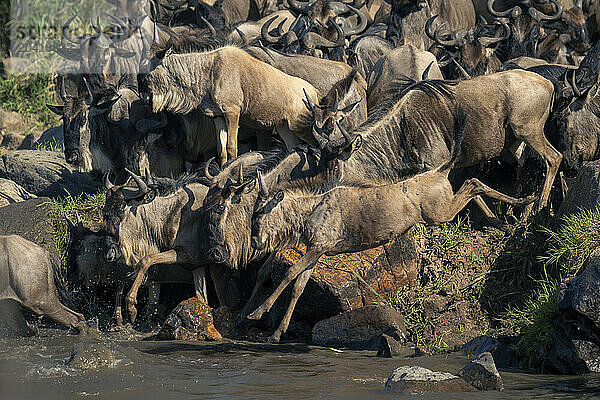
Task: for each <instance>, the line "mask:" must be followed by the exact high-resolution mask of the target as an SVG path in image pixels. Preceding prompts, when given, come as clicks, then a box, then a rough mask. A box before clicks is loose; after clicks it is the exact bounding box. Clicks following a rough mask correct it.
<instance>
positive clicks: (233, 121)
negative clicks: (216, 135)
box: [225, 111, 240, 160]
mask: <svg viewBox="0 0 600 400" xmlns="http://www.w3.org/2000/svg"><path fill="white" fill-rule="evenodd" d="M225 119H226V120H227V156H228V157H229V159H231V160H233V159H234V158H236V157H237V155H238V129H239V125H240V113H239V111H238V112H228V113H227V114H226V115H225Z"/></svg>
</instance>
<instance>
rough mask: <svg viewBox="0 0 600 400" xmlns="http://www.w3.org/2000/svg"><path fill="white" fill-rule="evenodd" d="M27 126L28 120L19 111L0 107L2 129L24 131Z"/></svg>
mask: <svg viewBox="0 0 600 400" xmlns="http://www.w3.org/2000/svg"><path fill="white" fill-rule="evenodd" d="M26 128H27V121H25V118H23V116H22V115H21V114H19V113H17V112H14V111H7V110H2V109H0V130H3V131H9V132H15V133H22V132H23V131H24V130H25V129H26Z"/></svg>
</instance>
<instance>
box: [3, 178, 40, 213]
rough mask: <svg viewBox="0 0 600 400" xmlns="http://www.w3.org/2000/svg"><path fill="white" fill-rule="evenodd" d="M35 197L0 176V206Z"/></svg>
mask: <svg viewBox="0 0 600 400" xmlns="http://www.w3.org/2000/svg"><path fill="white" fill-rule="evenodd" d="M36 197H37V196H36V195H34V194H31V193H29V192H28V191H27V190H25V189H24V188H22V187H21V186H19V185H17V184H16V183H14V182H13V181H11V180H8V179H4V178H0V207H4V206H6V205H9V204H12V203H19V202H21V201H24V200H29V199H34V198H36Z"/></svg>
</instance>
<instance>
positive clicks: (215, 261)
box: [49, 0, 600, 341]
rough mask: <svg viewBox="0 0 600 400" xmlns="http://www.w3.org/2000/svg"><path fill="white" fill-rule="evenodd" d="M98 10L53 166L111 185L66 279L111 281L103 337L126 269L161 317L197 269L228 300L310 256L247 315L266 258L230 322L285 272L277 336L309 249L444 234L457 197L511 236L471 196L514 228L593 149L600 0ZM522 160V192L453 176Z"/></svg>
mask: <svg viewBox="0 0 600 400" xmlns="http://www.w3.org/2000/svg"><path fill="white" fill-rule="evenodd" d="M111 2H112V3H114V5H115V6H116V12H115V15H107V16H106V17H107V18H106V19H107V24H106V27H104V28H102V27H101V26H100V23H99V22H98V20H96V22H94V21H93V20H92V24H91V25H92V28H93V30H94V31H93V32H92V33H89V34H85V35H83V36H79V37H77V36H76V35H74V34H73V33H72V30H71V25H72V23H73V21H74V20H75V19H76V17H75V16H74V17H73V18H70V19H69V20H68V21H66V23H65V24H64V26H63V41H62V46H61V47H60V48H59V49H57V52H58V54H60V55H61V56H63V57H64V58H66V59H68V60H69V63H70V64H69V65H70V66H71V69H70V70H66V71H63V72H62V73H60V74H59V76H58V79H57V87H58V90H57V91H58V93H59V94H60V97H61V99H62V101H63V103H64V104H63V105H61V106H49V107H50V108H51V109H52V110H53V111H55V112H56V113H58V114H60V115H61V116H62V118H63V128H64V139H65V157H66V160H67V161H68V162H69V163H70V164H72V165H74V166H77V167H78V168H79V170H80V171H81V172H93V173H96V175H97V176H98V177H100V176H103V177H104V178H103V179H104V182H105V185H106V188H107V189H108V192H107V194H106V204H105V206H104V209H103V212H102V215H103V222H102V224H101V227H100V229H99V230H98V229H97V230H94V231H92V230H89V229H87V228H84V227H82V226H81V224H80V223H73V222H70V221H69V223H70V226H71V242H70V245H69V257H68V259H69V266H68V269H69V273H70V275H73V277H74V279H84V280H85V281H86V282H87V284H93V283H94V282H95V281H98V280H114V281H115V282H118V285H117V286H118V288H117V289H116V292H117V294H116V309H115V318H116V321H117V323H118V324H122V323H123V319H124V315H123V313H122V310H121V297H122V293H123V290H124V287H125V284H126V283H127V279H126V278H127V275H128V272H130V271H131V268H133V270H134V271H133V274H131V273H130V275H131V276H134V280H133V284H132V286H131V289H130V290H129V294H128V296H127V297H126V311H127V314H128V316H129V319H130V320H131V321H133V320H135V319H136V315H137V309H136V303H137V293H138V290H139V288H140V286H141V285H143V284H146V285H147V286H148V287H149V288H150V296H149V298H150V300H149V303H151V305H152V304H156V302H158V285H159V284H160V283H161V282H162V281H169V279H168V278H165V276H167V275H168V274H170V273H173V274H174V273H175V272H174V271H175V270H176V269H177V268H183V269H187V270H191V271H194V273H193V276H194V283H195V287H196V294H197V296H198V297H200V298H203V299H206V297H207V283H206V282H207V275H208V274H209V275H210V277H211V278H212V282H213V283H214V287H215V291H216V293H217V297H218V300H219V303H220V304H221V305H232V304H233V303H235V302H237V301H239V300H240V299H239V294H238V293H237V292H236V289H235V287H236V285H235V282H234V280H235V279H234V277H233V275H234V274H233V271H235V270H236V269H239V268H242V267H244V266H245V265H247V264H248V263H250V262H251V261H253V260H263V259H265V258H266V257H267V256H268V255H269V254H272V253H273V252H275V251H277V250H280V249H282V248H285V247H286V246H290V245H295V244H298V243H300V242H303V243H304V244H306V246H307V252H306V254H305V255H304V256H303V257H302V259H301V260H300V261H299V262H298V263H296V264H295V265H294V266H293V267H291V268H290V269H289V270H288V271H287V273H286V275H285V277H284V279H283V281H282V282H281V284H279V286H278V287H277V288H276V289H275V291H274V293H273V294H272V295H271V296H270V297H269V298H268V299H267V300H266V301H265V302H264V303H263V304H262V305H261V306H260V307H258V308H257V309H256V310H254V311H253V312H251V311H252V309H253V308H254V307H255V305H254V302H255V300H256V295H257V293H258V291H259V290H258V289H259V288H260V287H261V285H262V284H263V283H264V281H265V280H266V277H267V276H268V274H269V271H268V268H270V265H271V264H270V263H268V262H267V263H264V264H263V267H262V268H261V269H260V270H259V271H258V274H257V276H258V278H257V282H256V286H255V289H254V291H253V293H252V295H251V297H250V299H249V300H248V302H247V305H246V307H244V308H243V311H242V315H244V316H246V315H247V317H248V318H251V319H260V318H261V316H262V315H263V314H264V313H265V312H267V311H269V309H270V308H271V307H272V306H273V304H274V302H275V300H276V299H277V298H278V296H279V295H280V294H281V293H282V291H283V290H284V289H285V287H286V286H287V285H289V284H290V283H291V282H292V281H294V280H295V282H294V285H293V291H292V293H293V295H292V299H291V302H290V304H289V306H288V308H287V312H286V313H285V316H284V318H283V321H282V322H281V324H280V325H279V328H278V329H277V330H276V332H275V333H274V334H273V336H271V340H273V341H278V340H279V339H280V337H281V334H282V333H284V332H285V331H286V329H287V327H288V325H289V323H290V318H291V316H292V312H293V310H294V306H295V304H296V301H297V300H298V297H299V296H300V295H301V294H302V291H303V289H304V287H305V285H306V283H307V281H308V279H309V278H310V275H311V272H312V270H313V268H314V265H315V263H316V261H317V260H318V259H319V257H320V256H321V255H323V254H328V255H333V254H340V253H345V252H356V251H360V250H364V249H368V248H372V247H375V246H378V245H381V244H383V243H386V242H388V241H389V240H391V239H392V238H394V237H396V236H399V235H402V234H403V233H405V232H406V231H407V230H408V229H409V228H410V227H412V226H413V225H414V224H416V223H425V224H439V223H442V222H446V221H451V220H452V219H453V218H454V217H455V216H456V215H457V213H458V212H459V211H461V210H462V209H463V208H464V207H465V206H466V205H467V203H469V202H470V200H474V201H475V203H476V205H477V206H478V207H479V208H480V209H481V210H482V211H483V213H484V214H485V216H486V217H488V219H489V221H490V222H491V223H493V224H494V225H496V226H497V227H501V228H506V226H505V225H504V224H503V223H502V222H500V220H499V219H498V218H497V217H496V216H495V215H494V213H493V212H492V211H491V209H490V208H489V207H488V206H487V205H486V203H485V201H484V200H483V198H482V196H487V197H491V198H494V199H497V200H501V201H503V202H506V203H509V204H512V205H517V206H527V205H529V206H528V211H526V212H525V213H524V217H527V215H528V213H529V212H530V211H534V210H535V211H538V210H541V209H542V208H544V207H546V206H548V203H549V197H550V194H551V190H552V187H553V184H554V182H555V178H556V176H557V175H558V173H559V171H560V170H561V169H562V170H563V171H564V172H566V173H572V172H574V171H576V170H577V169H578V168H579V167H580V166H581V164H582V162H583V161H588V160H593V159H596V158H598V157H599V155H600V108H599V107H600V94H598V93H597V90H598V85H599V83H598V76H599V75H598V72H599V69H598V62H599V57H600V53H599V52H600V45H599V44H598V37H599V35H600V26H599V25H598V21H597V18H600V2H598V1H596V0H520V1H516V0H454V1H444V0H426V1H424V0H384V1H382V0H367V1H366V2H365V1H364V0H353V1H352V2H351V3H350V2H342V1H333V0H332V1H329V0H314V1H303V0H287V1H271V0H217V1H200V0H194V1H191V0H181V1H175V0H141V1H134V0H112V1H111ZM594 43H595V44H594ZM532 156H533V157H537V158H538V159H540V160H541V161H542V166H543V168H542V169H543V172H544V174H545V175H544V179H543V183H542V184H541V185H540V187H539V188H535V190H536V194H535V195H533V194H532V193H525V194H523V195H521V193H513V195H515V194H516V195H518V196H520V197H521V198H516V197H511V196H508V195H506V194H503V193H500V192H499V191H497V190H494V189H492V188H490V187H489V186H487V185H485V184H483V183H482V182H481V181H480V180H479V179H477V178H476V177H475V176H469V175H468V174H469V172H467V171H471V169H467V168H466V167H471V166H478V165H481V164H483V163H486V162H489V161H490V160H499V159H501V160H503V166H504V168H513V169H516V168H522V167H523V165H525V160H526V158H527V157H532ZM451 170H452V171H457V170H461V171H463V173H457V174H456V176H457V177H460V182H458V183H457V182H454V184H455V188H456V187H459V188H458V189H457V190H455V189H453V187H452V185H451V181H450V180H449V173H450V171H451ZM182 174H183V175H182ZM177 176H180V177H179V178H174V177H177ZM113 182H114V183H113ZM563 183H564V182H563ZM91 251H96V252H99V255H98V254H95V255H94V256H90V254H89V253H90V252H91ZM98 258H101V262H98V261H97V259H98ZM123 264H124V265H126V266H127V267H125V266H123ZM154 269H158V270H161V271H168V272H165V273H164V274H163V275H162V276H163V278H160V277H156V276H157V275H156V274H155V275H154V276H155V277H154V278H153V277H152V276H150V277H148V276H147V274H149V273H150V272H151V271H152V270H154ZM207 273H208V274H207ZM161 279H162V280H161ZM129 283H130V282H129ZM151 308H152V307H151V306H150V307H149V309H151ZM250 312H251V313H250Z"/></svg>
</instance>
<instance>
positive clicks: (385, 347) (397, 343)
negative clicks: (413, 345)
mask: <svg viewBox="0 0 600 400" xmlns="http://www.w3.org/2000/svg"><path fill="white" fill-rule="evenodd" d="M395 336H396V337H397V336H398V335H397V334H396V335H395ZM400 339H401V340H398V339H397V338H395V337H392V336H389V335H386V334H385V333H384V334H383V335H381V339H380V341H379V347H378V348H377V357H384V358H395V357H402V356H407V355H410V354H412V353H413V352H412V350H411V349H410V348H408V347H406V346H405V345H404V344H406V340H403V338H400Z"/></svg>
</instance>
